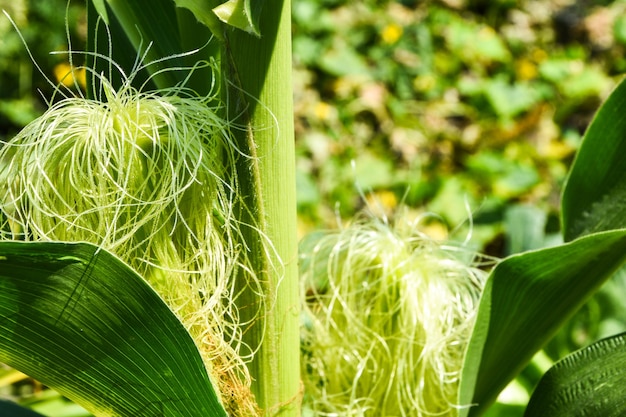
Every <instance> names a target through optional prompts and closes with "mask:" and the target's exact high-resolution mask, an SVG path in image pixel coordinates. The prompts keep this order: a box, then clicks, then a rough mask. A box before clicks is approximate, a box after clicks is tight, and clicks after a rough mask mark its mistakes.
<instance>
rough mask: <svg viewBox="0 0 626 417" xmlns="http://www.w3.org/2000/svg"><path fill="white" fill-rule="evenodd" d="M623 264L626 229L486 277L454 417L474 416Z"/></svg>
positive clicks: (515, 262) (536, 255)
mask: <svg viewBox="0 0 626 417" xmlns="http://www.w3.org/2000/svg"><path fill="white" fill-rule="evenodd" d="M625 260H626V229H621V230H614V231H609V232H602V233H596V234H593V235H589V236H585V237H582V238H580V239H577V240H575V241H573V242H570V243H567V244H564V245H561V246H557V247H553V248H548V249H543V250H538V251H534V252H526V253H524V254H521V255H514V256H511V257H509V258H507V259H505V260H504V261H502V262H501V263H500V264H499V265H498V266H497V267H496V268H495V269H494V270H493V271H492V273H491V275H490V276H489V278H488V280H487V284H486V286H485V290H484V292H483V295H482V298H481V301H480V305H479V309H478V317H477V321H476V325H475V328H474V331H473V333H472V338H471V340H470V344H469V347H468V350H467V354H466V357H465V363H464V366H463V377H462V380H461V385H460V391H459V392H460V399H459V401H460V404H463V405H468V404H472V405H475V406H474V407H472V408H470V409H468V408H465V409H462V410H461V413H460V414H461V416H467V415H468V414H469V415H470V416H478V415H481V413H482V412H484V411H485V409H486V407H488V406H489V405H490V404H491V403H492V402H493V401H494V400H495V399H496V397H497V395H498V394H499V393H500V391H501V390H502V389H503V388H504V387H505V386H506V385H507V384H508V383H509V382H510V381H511V380H512V379H513V378H514V377H515V376H516V375H517V374H518V373H519V372H520V371H521V370H522V368H523V367H524V366H525V365H526V364H527V363H528V362H529V361H530V359H531V358H532V357H533V355H534V354H535V353H536V352H537V351H538V350H539V349H540V348H541V347H542V346H543V345H544V344H545V343H546V342H547V341H548V340H549V339H550V338H551V337H552V336H553V335H554V333H555V332H556V331H557V330H558V328H559V326H560V325H561V324H563V323H564V322H565V321H566V320H567V319H568V318H569V317H571V315H572V314H574V313H575V312H576V311H577V310H578V308H580V306H581V305H582V304H583V303H584V302H585V301H586V300H587V299H588V297H589V296H590V295H591V294H593V292H594V291H595V290H596V289H597V288H598V287H599V286H600V285H601V284H602V283H603V282H604V281H605V280H606V279H607V278H608V277H610V276H611V274H612V273H613V272H614V271H615V270H616V269H618V268H619V267H620V266H621V265H622V264H623V263H624V261H625Z"/></svg>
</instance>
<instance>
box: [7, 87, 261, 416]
mask: <svg viewBox="0 0 626 417" xmlns="http://www.w3.org/2000/svg"><path fill="white" fill-rule="evenodd" d="M101 81H102V85H103V88H104V93H105V97H106V100H105V101H99V100H88V99H85V98H82V97H69V98H65V99H63V100H61V101H60V102H58V103H56V104H54V105H52V106H51V107H50V108H49V109H48V110H47V111H46V113H45V114H44V115H43V116H41V117H40V118H38V119H37V120H35V121H34V122H32V123H31V124H29V125H28V126H26V127H25V128H24V130H22V131H21V132H20V133H19V134H18V135H17V136H16V137H15V138H14V139H13V140H11V141H10V142H8V143H6V144H5V145H4V146H3V147H2V149H1V150H0V239H2V240H25V241H86V242H91V243H95V244H97V245H100V246H101V247H103V248H105V249H107V250H109V251H111V252H113V253H115V254H116V255H117V256H119V257H120V258H121V259H122V260H124V261H125V262H127V263H128V264H129V265H130V266H131V267H133V268H134V269H135V270H136V271H137V272H139V273H140V274H141V275H142V276H144V277H145V278H146V279H147V280H148V281H149V282H150V283H151V284H152V285H153V287H154V288H155V289H156V290H157V291H158V292H159V294H161V296H162V297H163V298H164V300H165V301H166V302H167V303H168V305H169V306H170V307H171V308H172V310H173V311H174V312H175V313H176V314H177V315H178V316H179V318H180V319H181V321H182V322H183V324H184V325H185V326H186V327H187V329H188V330H189V331H190V333H191V334H192V336H193V337H194V340H195V341H196V344H197V346H198V348H199V350H200V351H201V353H202V356H203V358H204V359H205V362H206V364H207V368H208V370H209V373H210V375H211V377H212V378H213V380H214V382H215V383H216V384H217V386H218V389H219V391H220V392H221V394H222V398H223V400H224V403H225V405H226V406H227V409H228V411H229V412H231V413H232V414H234V415H255V414H256V413H257V409H256V405H255V404H254V401H253V398H252V394H251V392H250V384H251V378H250V376H249V373H248V369H247V366H246V362H247V361H248V360H250V357H242V356H241V353H240V352H241V351H244V352H251V351H253V350H254V349H249V348H247V347H245V348H244V347H243V346H242V342H241V340H242V333H243V332H244V331H245V329H246V326H248V325H249V324H248V323H240V321H239V317H238V312H237V310H236V309H235V308H234V303H233V301H234V300H235V299H236V298H237V296H238V292H236V291H241V285H240V284H239V286H238V287H236V286H235V282H234V281H235V277H236V276H237V271H238V270H239V269H241V268H245V269H246V271H247V276H249V277H250V280H249V283H248V285H250V286H251V287H252V288H253V289H254V288H256V287H258V285H259V284H258V283H257V282H255V279H254V278H255V275H254V273H253V271H251V269H250V266H249V264H250V263H249V259H248V253H247V250H246V248H245V247H243V246H242V244H241V243H240V242H241V241H242V240H241V239H240V238H239V234H240V225H239V224H238V222H237V220H236V219H235V217H234V215H233V213H232V210H233V206H234V200H235V199H237V198H238V196H237V195H238V194H237V186H236V183H237V182H236V177H235V175H234V174H233V173H232V172H231V171H232V169H229V168H227V167H232V166H233V165H234V163H233V162H232V161H233V160H234V158H236V157H237V155H238V151H237V150H236V148H235V146H234V145H233V143H232V142H231V129H233V128H234V126H232V124H230V123H229V122H227V121H226V120H224V119H222V118H220V117H219V116H218V114H219V113H220V111H221V110H220V108H219V107H217V106H219V102H218V100H217V99H216V97H213V96H211V97H198V96H195V95H194V94H193V92H190V91H188V90H185V89H184V88H176V89H171V90H163V91H160V92H159V93H158V94H155V93H142V92H139V91H136V90H134V89H133V88H131V87H130V85H125V86H124V87H122V89H120V90H119V91H113V89H112V88H111V87H110V85H108V83H107V82H106V80H105V79H102V80H101ZM216 103H217V104H216ZM235 288H237V290H235ZM261 307H262V303H260V304H259V308H261ZM232 398H236V401H232V400H231V399H232Z"/></svg>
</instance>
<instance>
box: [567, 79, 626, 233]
mask: <svg viewBox="0 0 626 417" xmlns="http://www.w3.org/2000/svg"><path fill="white" fill-rule="evenodd" d="M625 111H626V81H622V82H621V83H620V84H619V85H618V86H617V88H616V89H615V90H614V91H613V92H612V93H611V95H610V96H609V98H608V99H607V100H606V101H605V102H604V104H603V105H602V107H601V108H600V110H598V112H597V113H596V115H595V117H594V119H593V122H592V123H591V125H590V126H589V128H588V129H587V132H586V133H585V137H584V140H583V143H582V145H581V147H580V150H579V151H578V154H577V156H576V159H575V161H574V164H573V165H572V168H571V171H570V175H569V179H568V181H567V184H566V186H565V189H564V191H563V201H562V216H563V233H564V235H565V240H572V239H574V238H576V237H578V236H582V235H585V234H589V233H593V232H599V231H605V230H613V229H620V228H623V227H626V169H624V163H623V161H624V155H626V117H624V112H625Z"/></svg>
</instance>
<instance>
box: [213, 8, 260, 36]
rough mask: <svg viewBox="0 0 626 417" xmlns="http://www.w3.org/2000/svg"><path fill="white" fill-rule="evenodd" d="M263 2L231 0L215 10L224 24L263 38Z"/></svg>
mask: <svg viewBox="0 0 626 417" xmlns="http://www.w3.org/2000/svg"><path fill="white" fill-rule="evenodd" d="M262 8H263V2H262V1H261V0H254V1H252V0H229V1H227V2H226V3H223V4H221V5H219V6H217V7H215V8H214V9H213V12H214V13H215V14H216V15H217V17H218V18H219V19H220V20H221V21H222V22H224V23H226V24H228V25H230V26H233V27H236V28H237V29H241V30H243V31H245V32H248V33H250V34H252V35H254V36H256V37H257V38H259V37H261V32H260V31H259V20H260V15H261V9H262Z"/></svg>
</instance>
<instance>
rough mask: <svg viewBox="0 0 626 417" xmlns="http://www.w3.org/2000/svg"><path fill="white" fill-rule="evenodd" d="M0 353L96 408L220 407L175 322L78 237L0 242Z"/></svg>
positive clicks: (182, 414)
mask: <svg viewBox="0 0 626 417" xmlns="http://www.w3.org/2000/svg"><path fill="white" fill-rule="evenodd" d="M0 362H4V363H6V364H8V365H9V366H12V367H13V368H15V369H18V370H20V371H22V372H24V373H26V374H27V375H30V376H32V377H34V378H36V379H38V380H40V381H41V382H43V383H44V384H46V385H48V386H50V387H53V388H55V389H56V390H58V391H59V392H61V393H62V394H63V395H65V396H67V397H68V398H71V399H72V400H74V401H75V402H77V403H79V404H81V405H82V406H83V407H85V408H86V409H88V410H90V411H91V412H93V413H94V414H96V415H100V416H173V417H190V416H198V417H207V416H226V413H225V411H224V409H223V408H222V406H221V404H220V403H219V401H218V399H217V396H216V393H215V391H214V389H213V386H212V384H211V381H210V379H209V377H208V374H207V372H206V369H205V366H204V363H203V361H202V358H201V357H200V354H199V352H198V350H197V348H196V346H195V344H194V342H193V340H192V338H191V336H190V335H189V333H188V332H187V330H186V329H185V328H184V327H183V325H182V324H181V322H180V321H179V320H178V319H177V318H176V316H175V315H174V314H173V313H172V311H171V310H170V309H169V308H168V307H167V305H166V304H165V303H164V302H163V301H162V300H161V298H160V297H159V296H158V295H157V293H156V292H154V290H152V288H151V287H150V286H149V285H148V284H147V283H146V282H145V281H144V280H143V279H142V278H141V277H140V276H139V275H137V274H136V273H135V272H134V271H133V270H131V269H130V268H129V267H128V266H126V265H125V264H124V263H123V262H121V261H120V260H119V259H118V258H116V257H114V256H113V255H111V254H110V253H108V252H106V251H104V250H98V249H97V248H96V247H95V246H93V245H90V244H86V243H78V244H72V243H54V242H46V243H43V242H37V243H24V242H0Z"/></svg>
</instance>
